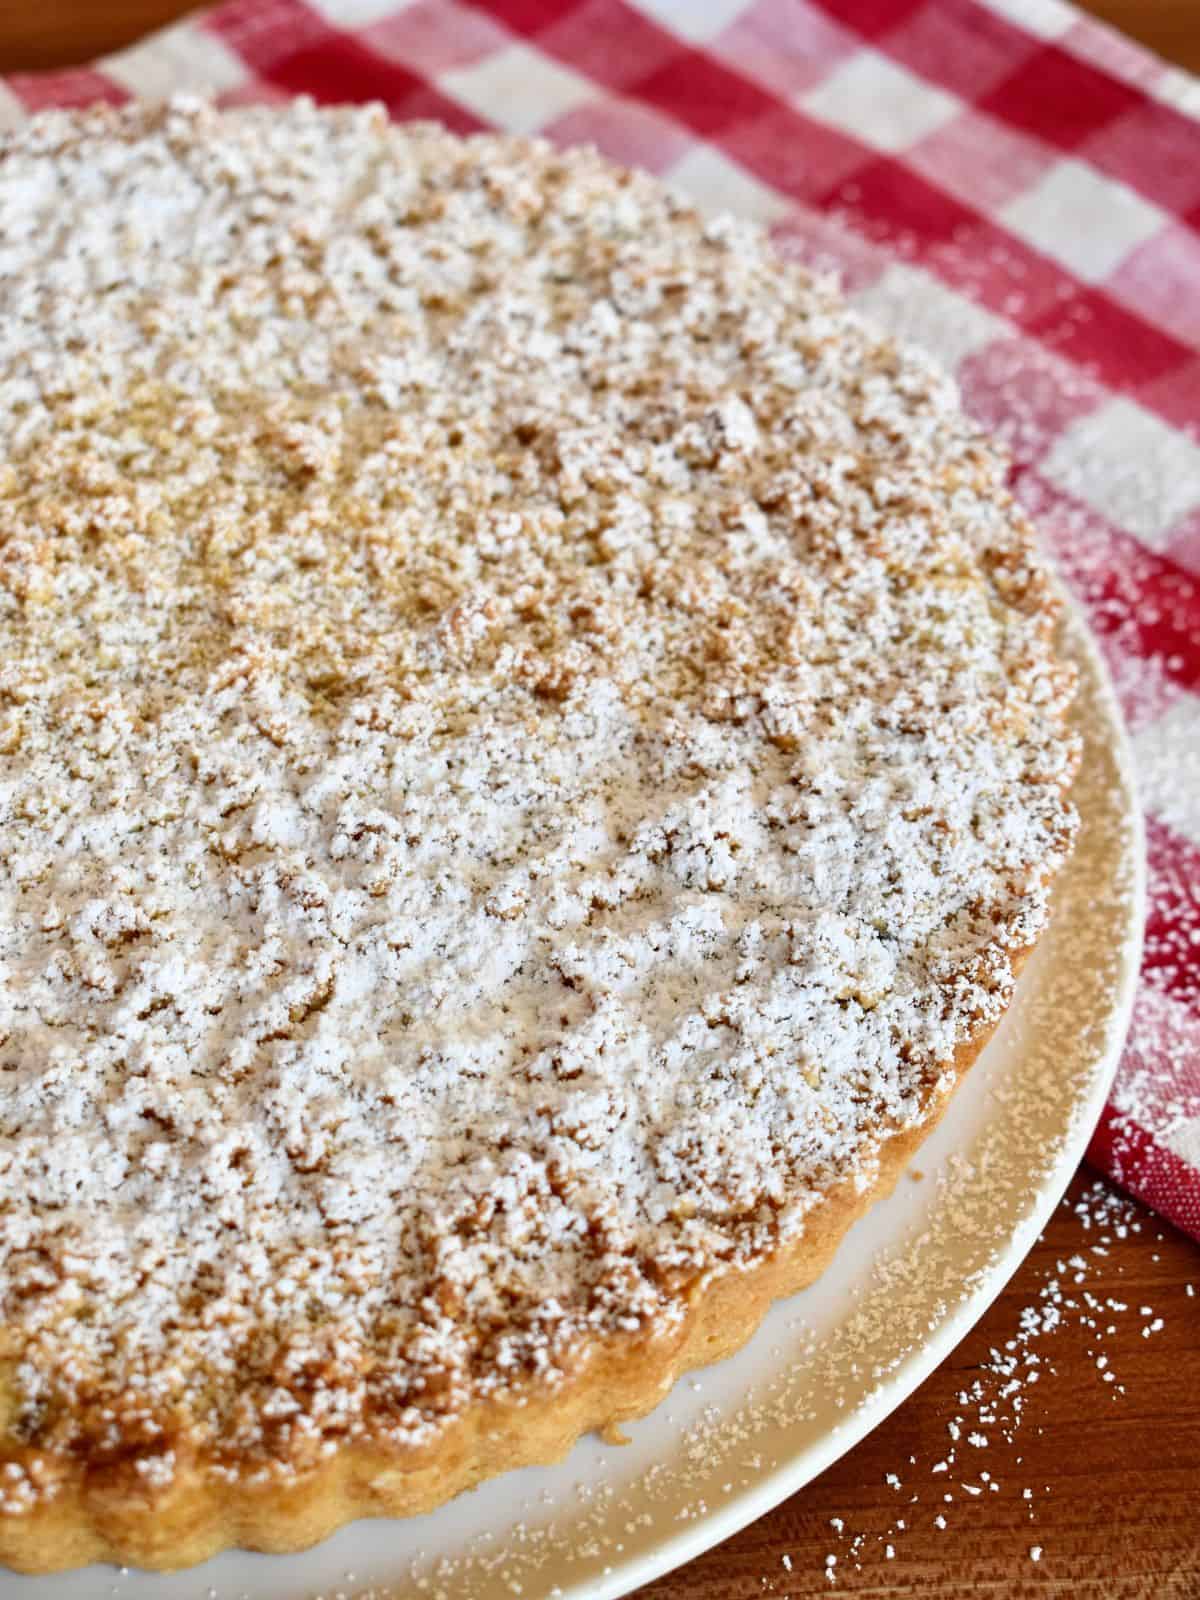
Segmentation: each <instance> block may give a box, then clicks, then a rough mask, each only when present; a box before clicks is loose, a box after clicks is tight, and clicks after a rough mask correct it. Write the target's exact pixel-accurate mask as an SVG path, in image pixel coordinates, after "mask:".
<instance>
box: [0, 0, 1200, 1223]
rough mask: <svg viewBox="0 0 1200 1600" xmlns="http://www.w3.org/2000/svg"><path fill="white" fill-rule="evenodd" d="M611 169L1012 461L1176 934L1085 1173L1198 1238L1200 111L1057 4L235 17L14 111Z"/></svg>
mask: <svg viewBox="0 0 1200 1600" xmlns="http://www.w3.org/2000/svg"><path fill="white" fill-rule="evenodd" d="M177 89H191V90H203V91H208V92H215V93H216V94H217V95H218V96H219V98H220V99H221V100H222V101H223V102H224V103H226V104H235V103H240V102H244V101H249V100H272V99H284V98H286V97H288V96H291V95H294V94H297V93H305V94H309V95H312V96H314V97H315V98H316V99H317V100H324V101H345V100H366V99H374V100H381V101H383V102H384V103H385V104H386V105H387V106H388V108H389V109H390V111H391V112H392V114H393V115H394V116H395V117H397V118H413V117H435V118H438V119H440V120H441V121H442V122H445V123H446V124H448V125H449V126H450V127H451V128H454V129H458V130H461V131H467V130H470V129H476V128H482V127H502V128H506V129H510V130H514V131H518V132H522V133H532V132H535V131H536V132H538V133H543V134H546V135H548V136H549V137H550V138H552V139H556V140H562V141H564V142H569V141H581V140H590V141H592V142H594V143H595V144H597V145H599V146H600V148H601V149H602V150H604V151H605V152H607V153H608V154H609V155H611V156H614V157H616V158H617V159H618V160H621V161H624V162H630V163H636V164H637V165H639V166H643V167H648V168H649V169H651V170H652V171H654V172H657V173H661V174H662V175H663V176H665V177H666V178H668V179H670V180H671V182H673V183H674V184H676V185H678V186H679V187H681V188H682V189H684V190H685V191H689V192H690V193H691V194H692V196H693V197H694V198H695V199H697V200H698V201H699V202H700V203H701V204H702V205H703V206H705V207H712V208H727V209H730V210H733V211H736V212H741V213H743V214H749V215H750V216H753V217H757V218H760V219H762V220H763V221H764V222H766V223H767V224H768V225H769V226H770V227H771V229H772V231H773V232H774V234H775V235H776V237H777V239H778V240H779V242H780V244H781V245H782V246H783V248H785V249H786V250H788V251H790V252H792V253H794V254H797V255H799V256H801V257H802V258H803V259H805V260H807V261H809V262H810V263H812V264H815V265H817V266H820V267H824V268H834V269H836V270H837V271H838V272H840V274H841V275H842V277H843V280H844V281H845V283H846V285H847V287H848V289H849V290H850V291H851V292H852V293H853V294H854V295H855V296H856V298H857V300H858V302H859V303H860V304H861V305H862V306H863V307H864V308H865V309H867V310H868V311H869V312H872V313H874V314H875V315H876V316H877V317H878V318H879V319H880V320H881V321H883V322H884V323H885V324H886V325H888V326H889V327H890V328H892V329H893V330H894V331H896V332H898V333H901V334H905V335H908V336H911V337H913V338H915V339H916V340H918V341H919V342H921V343H924V344H925V345H927V346H928V347H929V348H931V349H932V350H934V351H935V352H936V353H937V354H939V355H940V356H941V357H942V358H943V360H944V361H945V362H946V363H947V364H948V365H949V366H950V367H951V368H952V369H953V370H954V371H955V373H956V374H957V376H958V379H959V381H960V384H961V386H962V391H963V396H964V399H965V403H966V405H967V407H968V409H969V410H970V411H971V412H972V413H973V414H974V415H975V416H976V417H977V418H978V419H979V420H980V421H981V422H982V423H984V424H986V425H987V426H988V427H989V428H991V429H993V430H994V431H995V432H996V433H998V434H999V435H1000V436H1001V438H1003V439H1004V440H1005V442H1006V443H1007V445H1008V447H1009V449H1010V450H1011V452H1012V455H1013V458H1014V461H1015V474H1014V478H1015V484H1016V492H1017V493H1018V495H1019V496H1020V499H1021V500H1022V502H1023V503H1024V504H1025V506H1026V507H1027V508H1028V509H1029V511H1030V512H1031V513H1032V514H1033V516H1034V517H1035V518H1036V520H1037V522H1038V524H1039V526H1040V528H1041V529H1042V531H1043V534H1044V536H1045V538H1046V540H1047V541H1048V542H1049V544H1050V546H1051V548H1052V550H1053V552H1054V555H1055V557H1056V559H1057V561H1058V563H1059V565H1060V567H1061V569H1062V571H1063V572H1064V573H1065V575H1066V577H1067V579H1068V581H1069V582H1070V584H1071V585H1072V586H1073V588H1074V590H1075V592H1076V594H1077V595H1078V596H1079V598H1080V599H1081V600H1082V602H1083V604H1084V606H1085V608H1086V610H1087V613H1088V615H1089V617H1090V618H1091V623H1092V627H1093V628H1094V630H1095V632H1096V634H1097V636H1098V637H1099V639H1100V641H1101V644H1102V646H1103V648H1104V651H1105V654H1106V656H1107V659H1108V664H1109V667H1110V669H1111V671H1112V674H1113V678H1114V681H1115V683H1116V686H1117V690H1118V693H1119V695H1120V697H1121V700H1122V703H1123V706H1124V710H1125V714H1126V716H1127V718H1128V721H1129V726H1130V729H1131V732H1132V735H1133V742H1134V748H1135V752H1136V757H1137V764H1138V769H1139V775H1140V779H1141V784H1142V793H1143V797H1144V801H1145V805H1146V809H1147V812H1148V827H1149V866H1150V885H1151V899H1150V905H1151V910H1150V919H1149V928H1148V943H1147V950H1146V959H1145V967H1144V972H1143V982H1142V986H1141V992H1140V995H1139V1000H1138V1005H1137V1012H1136V1017H1135V1022H1134V1027H1133V1032H1132V1036H1131V1039H1130V1042H1129V1046H1128V1048H1127V1050H1126V1054H1125V1058H1124V1061H1123V1063H1122V1066H1121V1070H1120V1074H1119V1077H1118V1080H1117V1084H1116V1087H1115V1090H1114V1093H1113V1097H1112V1100H1111V1102H1110V1103H1109V1105H1108V1107H1107V1108H1106V1111H1105V1114H1104V1117H1103V1119H1102V1122H1101V1125H1100V1128H1099V1129H1098V1131H1097V1133H1096V1136H1095V1140H1094V1142H1093V1145H1092V1149H1091V1156H1092V1159H1093V1160H1094V1161H1095V1162H1096V1163H1097V1164H1098V1165H1100V1166H1101V1167H1103V1168H1104V1169H1105V1170H1106V1171H1108V1172H1109V1173H1111V1174H1112V1176H1113V1177H1115V1178H1116V1179H1117V1180H1118V1181H1119V1182H1121V1183H1122V1184H1124V1185H1125V1186H1126V1187H1127V1188H1128V1189H1130V1190H1132V1191H1133V1192H1134V1193H1135V1194H1138V1195H1140V1196H1141V1197H1143V1198H1144V1199H1146V1200H1147V1201H1149V1202H1150V1203H1151V1204H1152V1205H1154V1206H1155V1207H1157V1208H1158V1210H1159V1211H1161V1212H1162V1213H1163V1214H1164V1215H1165V1216H1168V1217H1170V1218H1171V1219H1172V1220H1173V1221H1175V1222H1177V1223H1178V1224H1179V1225H1180V1226H1181V1227H1183V1228H1186V1229H1188V1230H1189V1231H1190V1232H1191V1233H1193V1234H1195V1235H1196V1236H1197V1237H1200V120H1197V119H1198V118H1200V83H1197V82H1195V81H1193V80H1192V79H1190V78H1188V77H1186V76H1185V75H1184V74H1182V73H1179V72H1176V71H1174V70H1172V69H1170V68H1167V67H1165V66H1164V65H1163V64H1162V63H1161V62H1159V61H1157V60H1154V59H1153V58H1151V57H1150V56H1148V55H1146V54H1145V53H1143V52H1142V51H1140V50H1139V49H1137V48H1135V47H1134V46H1133V45H1131V44H1130V43H1128V42H1127V41H1125V40H1123V39H1121V38H1119V37H1118V36H1117V35H1115V34H1113V33H1111V32H1109V31H1107V30H1106V29H1103V28H1101V27H1100V26H1098V25H1097V24H1095V23H1092V22H1088V21H1085V20H1083V19H1082V18H1081V17H1080V16H1079V14H1078V13H1077V12H1075V11H1074V10H1072V9H1070V8H1069V7H1067V6H1065V5H1063V4H1061V3H1060V0H409V3H407V4H406V3H404V0H230V3H226V4H224V5H220V6H218V7H217V8H216V9H215V10H210V11H208V12H205V13H202V14H200V15H197V16H195V17H193V18H191V19H189V20H188V21H186V22H184V23H182V24H179V25H177V26H175V27H173V28H170V29H168V30H167V31H166V32H164V33H160V34H158V35H157V36H155V37H153V38H151V39H149V40H147V41H145V42H144V43H142V44H140V45H138V46H136V47H135V48H134V49H132V50H127V51H125V52H124V53H123V54H121V55H117V56H113V57H111V58H109V59H107V60H104V61H101V62H99V63H98V64H97V65H95V66H94V67H88V68H81V69H79V70H75V71H70V72H61V73H54V74H46V75H40V76H37V77H32V76H27V77H13V78H9V79H8V80H7V83H4V82H0V122H3V121H5V120H7V121H10V122H11V121H15V120H18V119H19V118H20V117H22V116H24V115H26V114H27V113H29V112H30V111H34V110H37V109H40V108H42V107H46V106H51V105H78V104H82V103H85V102H87V101H93V100H108V101H120V100H124V99H126V98H127V97H129V96H131V95H143V96H152V97H153V96H161V95H164V94H166V93H168V92H170V91H172V90H177Z"/></svg>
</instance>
